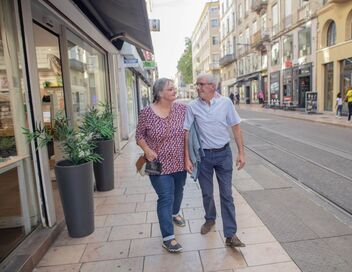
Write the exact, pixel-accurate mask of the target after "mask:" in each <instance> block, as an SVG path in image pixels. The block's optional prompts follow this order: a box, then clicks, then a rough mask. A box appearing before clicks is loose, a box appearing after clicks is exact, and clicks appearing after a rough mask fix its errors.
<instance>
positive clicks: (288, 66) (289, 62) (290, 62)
mask: <svg viewBox="0 0 352 272" xmlns="http://www.w3.org/2000/svg"><path fill="white" fill-rule="evenodd" d="M290 67H292V61H291V60H286V61H285V68H290Z"/></svg>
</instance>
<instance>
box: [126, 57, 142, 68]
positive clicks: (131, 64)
mask: <svg viewBox="0 0 352 272" xmlns="http://www.w3.org/2000/svg"><path fill="white" fill-rule="evenodd" d="M123 63H124V66H125V67H138V66H139V65H138V59H126V58H124V60H123Z"/></svg>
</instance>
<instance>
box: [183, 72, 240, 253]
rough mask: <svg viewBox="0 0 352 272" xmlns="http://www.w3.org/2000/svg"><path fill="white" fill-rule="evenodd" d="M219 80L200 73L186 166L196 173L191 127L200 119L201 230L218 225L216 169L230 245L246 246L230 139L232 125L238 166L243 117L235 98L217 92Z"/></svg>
mask: <svg viewBox="0 0 352 272" xmlns="http://www.w3.org/2000/svg"><path fill="white" fill-rule="evenodd" d="M216 86H217V84H216V80H215V79H214V77H213V76H212V75H209V74H202V75H200V76H198V78H197V82H196V87H197V92H198V98H197V99H195V100H194V101H192V102H191V103H190V104H189V105H188V108H187V114H186V119H185V123H184V126H183V128H184V130H185V169H186V170H187V171H188V172H189V173H192V170H193V165H192V162H191V160H190V157H189V147H188V144H189V129H190V127H191V125H192V123H193V121H196V122H197V125H198V134H199V138H200V142H201V145H202V148H203V150H204V154H205V156H204V157H203V158H202V161H201V163H200V165H199V177H198V179H199V184H200V187H201V189H202V195H203V206H204V210H205V223H204V224H203V225H202V227H201V234H207V233H208V232H209V231H210V230H211V229H212V227H213V226H214V225H215V219H216V208H215V201H214V195H213V174H214V170H215V173H216V177H217V180H218V184H219V191H220V201H221V215H222V221H223V230H224V236H225V237H226V245H227V246H229V247H231V248H234V247H244V246H245V245H244V243H242V242H241V241H240V240H239V239H238V237H237V236H236V232H237V224H236V214H235V205H234V202H233V197H232V171H233V161H232V153H231V148H230V145H229V142H230V140H231V138H230V134H229V131H228V128H229V127H231V129H232V132H233V134H234V137H235V142H236V145H237V150H238V155H237V159H236V166H237V169H238V170H240V169H242V168H243V167H244V165H245V158H244V148H243V138H242V132H241V128H240V122H241V119H240V117H239V115H238V113H237V112H236V110H235V108H234V106H233V104H232V102H231V100H230V99H229V98H228V97H224V96H221V95H220V94H218V93H217V92H216Z"/></svg>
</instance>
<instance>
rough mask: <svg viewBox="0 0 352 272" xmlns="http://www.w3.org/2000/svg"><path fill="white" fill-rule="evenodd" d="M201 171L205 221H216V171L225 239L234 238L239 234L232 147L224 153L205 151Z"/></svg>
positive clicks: (200, 181)
mask: <svg viewBox="0 0 352 272" xmlns="http://www.w3.org/2000/svg"><path fill="white" fill-rule="evenodd" d="M204 153H205V157H203V158H202V162H201V163H200V170H199V185H200V187H201V189H202V194H203V206H204V210H205V220H215V219H216V208H215V201H214V195H213V187H214V185H213V174H214V170H215V173H216V177H217V180H218V183H219V191H220V204H221V216H222V221H223V228H224V229H223V230H224V236H225V237H232V236H233V235H235V234H236V232H237V223H236V211H235V205H234V203H233V197H232V170H233V161H232V152H231V148H230V146H227V148H226V149H225V150H223V151H217V152H214V151H208V150H204Z"/></svg>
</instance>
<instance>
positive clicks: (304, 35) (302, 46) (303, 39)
mask: <svg viewBox="0 0 352 272" xmlns="http://www.w3.org/2000/svg"><path fill="white" fill-rule="evenodd" d="M310 54H311V30H310V28H303V29H302V30H300V31H299V32H298V57H300V58H301V57H305V56H308V55H310Z"/></svg>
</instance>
